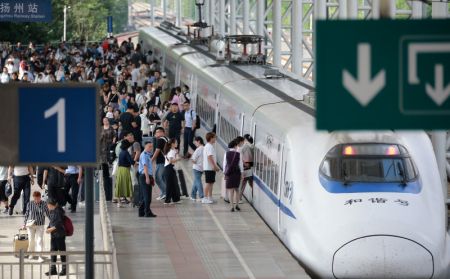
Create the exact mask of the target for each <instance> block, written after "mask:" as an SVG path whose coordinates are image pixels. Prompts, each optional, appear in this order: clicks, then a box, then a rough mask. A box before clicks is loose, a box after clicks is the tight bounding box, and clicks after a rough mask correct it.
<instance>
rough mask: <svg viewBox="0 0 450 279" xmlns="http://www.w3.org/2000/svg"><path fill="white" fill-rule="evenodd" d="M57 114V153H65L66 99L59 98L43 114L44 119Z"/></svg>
mask: <svg viewBox="0 0 450 279" xmlns="http://www.w3.org/2000/svg"><path fill="white" fill-rule="evenodd" d="M55 114H57V116H58V118H57V129H58V130H57V136H58V152H59V153H63V152H66V99H64V98H61V99H59V100H58V102H56V103H55V104H54V105H53V106H52V107H51V108H49V109H48V110H46V111H45V112H44V117H45V119H47V118H50V117H52V116H53V115H55Z"/></svg>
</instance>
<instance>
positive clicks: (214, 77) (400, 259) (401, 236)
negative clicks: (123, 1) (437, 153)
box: [140, 27, 450, 279]
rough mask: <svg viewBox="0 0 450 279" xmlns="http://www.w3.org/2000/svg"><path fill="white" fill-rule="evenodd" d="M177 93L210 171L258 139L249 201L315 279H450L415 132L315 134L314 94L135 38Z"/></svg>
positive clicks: (427, 152) (428, 161)
mask: <svg viewBox="0 0 450 279" xmlns="http://www.w3.org/2000/svg"><path fill="white" fill-rule="evenodd" d="M140 41H142V43H143V48H144V49H145V50H149V49H152V50H153V54H154V56H155V57H156V58H157V59H158V60H160V62H161V63H162V66H163V68H164V71H166V72H167V73H168V76H169V77H170V78H171V79H172V80H173V81H175V85H179V84H187V85H188V86H189V87H190V89H191V94H192V95H191V96H192V99H193V100H192V103H193V105H194V108H195V110H196V111H197V113H198V114H199V115H200V117H201V120H202V126H203V127H204V128H205V129H206V130H212V129H213V127H214V126H216V131H217V136H218V144H217V148H216V149H217V152H218V156H217V158H219V163H221V162H220V161H221V158H223V154H224V152H225V151H226V147H227V143H228V142H229V141H231V140H232V139H234V138H235V137H236V136H238V135H243V134H246V133H249V134H251V135H252V136H253V137H254V139H255V166H254V182H255V183H254V187H253V190H252V189H250V187H247V189H246V193H245V195H246V198H247V199H248V200H249V202H250V203H251V204H252V205H253V207H254V208H255V209H256V210H257V211H258V213H259V214H260V215H261V217H262V218H263V219H264V220H265V222H266V223H267V224H268V225H269V226H270V228H271V229H272V230H273V232H274V233H275V234H276V235H277V236H278V237H279V238H280V239H281V241H282V242H283V243H284V244H285V246H286V247H287V248H288V249H289V250H290V251H291V253H292V254H293V255H294V256H295V257H296V258H297V259H298V260H299V262H300V263H301V264H302V265H303V266H304V267H305V269H306V270H307V272H308V273H309V274H310V275H311V276H312V277H314V278H396V279H401V278H405V279H406V278H408V279H412V278H450V271H449V266H450V236H449V233H448V232H447V224H446V223H447V222H446V220H445V219H446V212H445V210H446V207H445V202H444V196H443V192H442V187H441V184H440V179H439V173H438V167H437V163H436V159H435V157H434V153H433V148H432V145H431V142H430V140H429V138H428V136H427V135H426V134H425V133H424V132H398V131H379V132H326V131H317V130H316V129H315V110H314V106H312V105H311V104H310V103H311V102H308V99H311V98H308V97H309V96H310V95H311V94H310V93H311V92H312V91H314V88H313V86H312V85H311V84H310V83H308V82H307V81H303V80H301V79H296V78H287V77H285V78H275V79H268V78H266V77H265V76H264V72H265V70H266V69H267V68H268V66H262V65H227V64H218V63H217V62H216V60H215V57H214V56H213V55H211V54H210V53H208V51H207V49H206V48H205V47H202V46H190V45H188V44H187V43H186V41H185V40H184V37H179V36H178V35H177V32H176V31H171V30H169V29H164V28H161V27H158V28H153V27H152V28H145V29H143V30H141V32H140Z"/></svg>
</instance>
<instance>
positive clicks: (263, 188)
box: [253, 175, 297, 219]
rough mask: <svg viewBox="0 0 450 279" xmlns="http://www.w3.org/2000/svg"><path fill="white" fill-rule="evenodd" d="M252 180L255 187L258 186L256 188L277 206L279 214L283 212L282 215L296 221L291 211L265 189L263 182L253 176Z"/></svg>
mask: <svg viewBox="0 0 450 279" xmlns="http://www.w3.org/2000/svg"><path fill="white" fill-rule="evenodd" d="M253 180H254V181H255V183H256V185H258V187H259V188H260V189H261V190H262V191H263V192H264V193H265V194H266V195H267V196H268V197H269V198H270V200H271V201H272V202H273V203H274V204H275V205H276V206H277V207H279V208H280V210H281V212H283V213H284V214H286V215H287V216H289V217H291V218H294V219H297V218H295V215H294V213H292V211H291V210H290V209H289V208H288V207H287V206H286V205H284V204H283V203H282V202H281V201H280V200H279V199H278V198H277V197H276V196H275V194H274V193H272V192H271V191H270V190H269V187H267V185H266V184H264V182H263V181H262V180H261V179H260V178H259V177H258V176H256V175H253Z"/></svg>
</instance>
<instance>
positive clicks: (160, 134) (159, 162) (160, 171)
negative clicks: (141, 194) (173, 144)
mask: <svg viewBox="0 0 450 279" xmlns="http://www.w3.org/2000/svg"><path fill="white" fill-rule="evenodd" d="M165 134H166V133H165V130H164V128H162V127H158V128H156V130H155V137H156V144H155V146H154V147H155V151H154V152H153V157H152V162H155V163H156V171H155V180H156V184H158V187H159V191H160V194H159V197H158V198H156V199H157V200H163V199H165V198H166V188H167V187H166V180H165V179H164V164H165V161H166V159H165V158H164V154H163V151H164V147H165V146H166V143H167V142H168V141H169V139H167V138H166V136H165Z"/></svg>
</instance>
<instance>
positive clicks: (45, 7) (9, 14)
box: [0, 0, 52, 22]
mask: <svg viewBox="0 0 450 279" xmlns="http://www.w3.org/2000/svg"><path fill="white" fill-rule="evenodd" d="M51 19H52V3H51V0H28V1H26V0H23V1H22V0H0V21H9V22H50V21H51Z"/></svg>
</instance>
